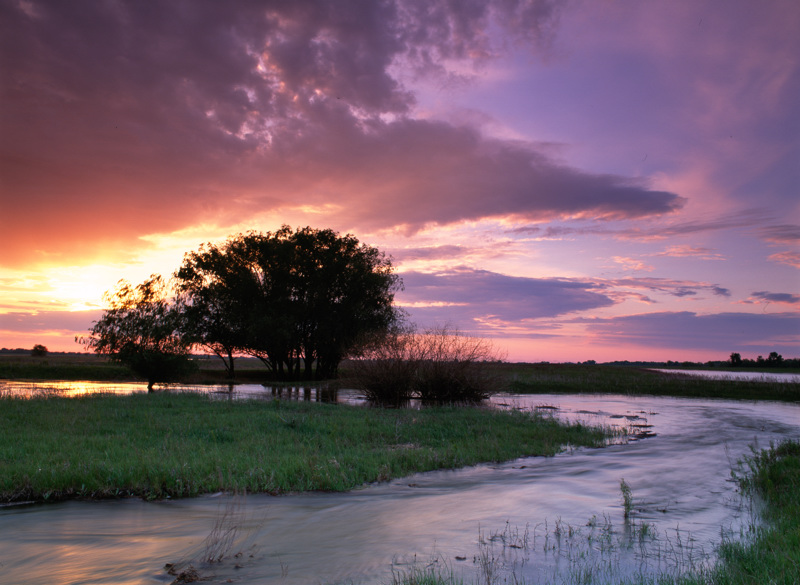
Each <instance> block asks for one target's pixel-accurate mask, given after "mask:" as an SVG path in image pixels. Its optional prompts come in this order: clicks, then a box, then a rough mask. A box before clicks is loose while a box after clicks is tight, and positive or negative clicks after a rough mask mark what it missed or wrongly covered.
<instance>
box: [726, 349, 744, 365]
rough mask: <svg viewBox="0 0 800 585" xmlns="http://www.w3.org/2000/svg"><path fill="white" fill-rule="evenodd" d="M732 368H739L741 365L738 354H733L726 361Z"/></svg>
mask: <svg viewBox="0 0 800 585" xmlns="http://www.w3.org/2000/svg"><path fill="white" fill-rule="evenodd" d="M728 361H729V362H730V364H731V365H732V366H741V365H742V356H741V354H739V353H736V352H733V353H732V354H731V357H730V360H728Z"/></svg>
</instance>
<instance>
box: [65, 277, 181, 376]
mask: <svg viewBox="0 0 800 585" xmlns="http://www.w3.org/2000/svg"><path fill="white" fill-rule="evenodd" d="M168 293H169V290H168V286H167V284H166V283H165V282H164V280H163V279H162V278H161V276H159V275H157V274H154V275H152V276H151V277H150V279H149V280H146V281H145V282H143V283H142V284H139V285H137V286H131V285H130V284H129V283H128V282H126V281H124V280H121V281H120V282H119V283H118V285H117V288H116V290H115V291H114V292H113V293H108V292H107V293H106V295H105V301H106V303H107V305H108V309H106V311H105V313H104V314H103V316H102V317H101V318H100V320H99V321H96V322H95V324H94V326H93V327H92V329H91V335H90V336H89V337H84V338H79V339H78V341H79V342H81V343H83V344H84V345H85V346H86V347H87V348H89V349H91V350H93V351H95V352H96V353H99V354H105V355H108V356H110V357H111V358H112V359H113V360H115V361H118V362H120V363H123V364H126V365H128V366H129V367H130V368H131V369H132V370H133V371H134V372H136V373H137V374H139V375H141V376H142V377H144V378H146V379H147V390H148V391H150V392H152V390H153V384H155V383H159V382H170V381H173V380H175V379H177V378H178V377H180V376H181V375H183V374H185V373H186V372H188V371H190V369H191V362H189V359H188V358H189V345H188V343H187V342H186V341H185V339H184V338H183V337H182V336H181V335H180V325H181V315H180V312H179V311H178V309H177V307H176V306H175V305H174V303H171V302H170V299H169V295H168Z"/></svg>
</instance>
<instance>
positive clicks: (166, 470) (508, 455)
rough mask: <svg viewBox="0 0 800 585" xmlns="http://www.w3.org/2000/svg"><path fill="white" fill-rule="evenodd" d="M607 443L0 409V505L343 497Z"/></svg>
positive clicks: (596, 435)
mask: <svg viewBox="0 0 800 585" xmlns="http://www.w3.org/2000/svg"><path fill="white" fill-rule="evenodd" d="M605 438H606V433H605V432H604V431H602V430H600V429H596V428H590V427H587V426H585V425H580V424H575V425H566V424H563V423H561V422H558V421H556V420H555V419H552V418H547V417H542V416H539V415H536V414H531V413H519V412H500V411H497V410H493V409H482V408H456V407H441V408H426V409H422V410H404V409H397V410H386V409H377V408H364V407H355V406H345V405H330V404H319V403H307V402H281V401H277V400H274V401H255V400H243V401H213V400H210V399H209V398H208V397H207V396H204V395H199V394H191V393H167V392H164V393H156V394H150V395H147V394H133V395H128V396H121V395H116V396H112V395H102V394H94V395H85V396H81V397H78V398H63V397H39V398H33V399H30V400H19V399H13V398H8V397H5V398H0V501H2V502H15V501H47V500H60V499H66V498H102V497H115V496H127V495H135V496H141V497H145V498H164V497H168V496H169V497H180V496H195V495H199V494H202V493H209V492H215V491H218V490H238V491H248V492H262V493H272V494H278V493H285V492H292V491H305V490H331V491H341V490H349V489H353V488H355V487H358V486H360V485H363V484H365V483H370V482H375V481H382V480H388V479H390V478H396V477H401V476H405V475H409V474H411V473H414V472H418V471H428V470H434V469H444V468H457V467H463V466H467V465H473V464H476V463H479V462H490V461H503V460H509V459H513V458H516V457H520V456H526V455H545V456H549V455H554V454H556V453H558V452H560V451H561V450H563V449H564V448H565V446H568V445H569V446H582V445H588V446H596V445H601V444H603V442H604V440H605Z"/></svg>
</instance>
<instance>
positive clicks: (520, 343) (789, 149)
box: [0, 0, 800, 362]
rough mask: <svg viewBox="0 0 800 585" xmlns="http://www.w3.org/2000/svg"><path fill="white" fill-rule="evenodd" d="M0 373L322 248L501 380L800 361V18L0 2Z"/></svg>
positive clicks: (654, 10) (734, 8)
mask: <svg viewBox="0 0 800 585" xmlns="http://www.w3.org/2000/svg"><path fill="white" fill-rule="evenodd" d="M0 47H2V49H0V92H2V94H1V95H2V98H0V347H9V348H15V347H32V346H33V345H34V344H37V343H41V344H44V345H46V346H47V347H48V348H49V349H50V350H51V351H81V350H82V348H81V346H80V345H77V344H76V343H75V341H74V338H75V336H76V335H84V334H86V332H87V330H88V329H89V328H90V327H91V325H92V322H93V321H94V320H96V319H98V318H99V316H100V315H102V310H103V306H104V305H103V293H104V292H105V291H107V290H110V289H113V288H114V287H115V285H116V283H117V282H118V281H119V280H120V279H123V278H124V279H126V280H128V281H130V282H132V283H138V282H142V281H143V280H145V279H146V278H147V277H148V276H149V275H150V274H153V273H159V274H163V275H165V276H169V275H171V274H172V273H173V272H174V271H175V270H176V269H177V268H178V267H179V266H180V264H181V261H182V258H183V255H184V254H185V253H187V252H190V251H193V250H196V249H198V248H199V246H200V245H201V244H202V243H204V242H222V241H224V240H225V239H226V238H227V237H229V236H232V235H235V234H238V233H241V232H245V231H248V230H257V231H263V232H266V231H272V230H275V229H277V228H279V227H280V226H281V225H283V224H288V225H291V226H293V227H302V226H311V227H315V228H333V229H335V230H337V231H339V232H341V233H352V234H353V235H355V236H356V237H358V238H359V240H361V241H362V242H365V243H367V244H369V245H372V246H376V247H378V248H379V249H381V250H383V251H384V252H386V254H387V255H390V256H391V257H392V258H393V262H394V265H395V267H396V270H397V272H398V273H399V274H400V275H401V277H402V279H403V282H404V288H403V290H401V291H399V292H398V294H397V296H396V301H397V304H398V305H399V306H401V307H403V308H404V309H405V310H406V311H408V313H409V314H410V317H411V320H412V321H413V322H414V323H416V324H417V325H418V326H419V327H421V328H424V327H426V326H431V325H437V324H438V325H443V324H447V325H449V326H451V327H455V328H457V329H458V330H460V331H461V332H463V333H465V334H468V335H474V336H480V337H486V338H490V339H491V340H492V342H493V344H494V346H495V348H496V349H497V351H498V353H499V354H500V355H501V356H502V357H505V358H506V359H508V360H509V361H530V362H538V361H558V362H566V361H571V362H577V361H585V360H597V361H611V360H631V361H634V360H658V361H666V360H675V361H684V360H691V361H706V360H724V359H727V357H728V356H729V354H730V353H731V352H739V353H740V354H741V355H742V356H743V357H748V358H755V357H756V356H758V355H763V356H765V357H766V355H768V354H769V353H770V352H771V351H777V352H778V353H780V354H781V355H783V356H784V357H787V358H788V357H798V356H800V272H798V269H800V247H799V246H798V243H799V242H800V192H799V191H800V3H798V2H797V1H796V0H762V1H759V2H754V1H753V0H669V1H668V0H653V1H650V2H630V1H627V0H619V1H615V0H591V1H590V0H566V1H559V0H520V1H518V0H463V1H459V2H452V1H444V0H336V1H333V0H327V1H326V0H293V1H292V2H287V1H278V0H275V1H271V0H258V1H256V0H252V1H251V0H237V1H232V2H217V1H215V0H152V1H148V2H140V1H138V0H92V1H90V0H86V1H81V0H76V1H72V2H63V1H61V0H0Z"/></svg>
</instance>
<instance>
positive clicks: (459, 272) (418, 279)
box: [397, 268, 614, 330]
mask: <svg viewBox="0 0 800 585" xmlns="http://www.w3.org/2000/svg"><path fill="white" fill-rule="evenodd" d="M402 277H403V283H404V285H405V290H403V291H402V292H400V293H398V295H397V299H398V302H399V303H400V304H401V305H405V306H409V309H408V310H409V312H410V313H411V315H412V317H414V319H415V320H416V321H417V322H418V324H422V325H427V324H431V323H434V322H439V323H444V322H452V323H455V324H456V325H459V326H460V327H462V328H464V329H465V330H470V329H474V328H475V327H476V326H477V323H478V322H479V321H480V320H485V319H489V318H491V319H492V320H495V321H505V322H515V321H521V320H524V319H538V318H544V317H554V316H557V315H564V314H567V313H572V312H575V311H583V310H588V309H596V308H600V307H608V306H610V305H613V304H614V301H613V300H612V299H611V298H609V297H608V296H606V295H604V294H602V293H599V292H596V290H597V289H598V288H602V287H598V286H597V285H596V284H594V283H587V282H580V281H572V280H567V279H557V278H523V277H516V276H506V275H503V274H497V273H495V272H489V271H486V270H473V269H469V268H458V269H454V270H450V271H447V272H436V273H423V272H405V273H403V274H402Z"/></svg>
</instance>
